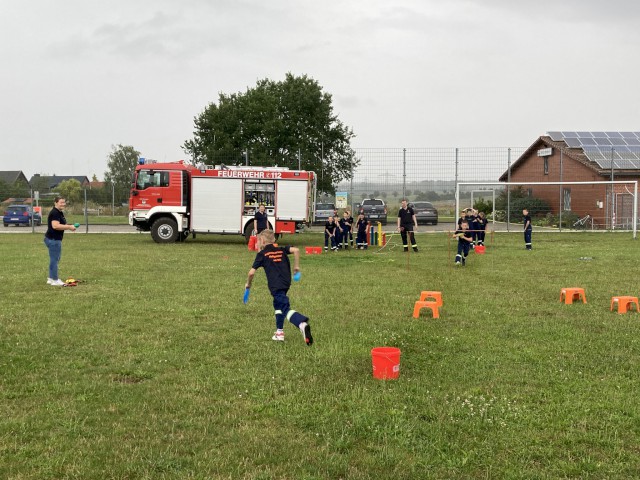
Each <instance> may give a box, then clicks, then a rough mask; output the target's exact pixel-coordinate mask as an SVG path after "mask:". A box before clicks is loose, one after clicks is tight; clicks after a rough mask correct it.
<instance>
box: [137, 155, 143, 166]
mask: <svg viewBox="0 0 640 480" xmlns="http://www.w3.org/2000/svg"><path fill="white" fill-rule="evenodd" d="M138 165H144V157H140V158H139V159H138Z"/></svg>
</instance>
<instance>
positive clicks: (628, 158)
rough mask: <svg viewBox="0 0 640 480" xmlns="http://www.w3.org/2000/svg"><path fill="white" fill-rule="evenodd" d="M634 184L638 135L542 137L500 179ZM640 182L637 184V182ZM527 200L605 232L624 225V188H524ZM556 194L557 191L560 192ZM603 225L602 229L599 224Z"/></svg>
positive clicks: (639, 161)
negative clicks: (594, 223)
mask: <svg viewBox="0 0 640 480" xmlns="http://www.w3.org/2000/svg"><path fill="white" fill-rule="evenodd" d="M612 176H613V180H619V181H622V180H628V181H632V180H638V181H640V132H548V133H547V135H543V136H541V137H539V138H538V139H537V140H536V141H535V142H533V144H532V145H531V146H530V147H529V148H528V149H527V150H525V152H524V153H523V154H522V155H521V156H520V158H518V159H517V160H516V161H515V162H514V163H513V165H512V166H511V169H510V171H506V172H504V173H503V174H502V175H501V176H500V179H499V180H500V181H501V182H506V181H508V180H510V181H511V182H595V181H609V180H611V179H612ZM639 183H640V182H639ZM523 188H524V189H525V192H526V193H527V194H528V195H529V196H532V197H536V198H540V199H543V200H545V201H546V202H547V203H548V204H549V205H550V206H551V209H552V212H553V213H554V214H557V213H558V212H559V211H560V209H562V210H563V211H571V212H573V213H576V214H577V215H579V216H581V217H582V216H584V215H587V214H590V215H592V216H593V217H594V218H595V219H596V220H597V219H600V222H601V223H605V224H606V226H607V227H609V226H610V225H611V224H612V222H615V224H616V225H617V224H620V223H621V222H625V221H627V222H628V221H630V220H631V218H632V212H633V200H634V199H633V191H632V190H631V186H629V185H615V186H614V188H613V190H612V189H611V187H610V186H609V185H566V186H564V185H563V186H561V187H560V186H558V185H553V186H548V187H547V186H544V185H531V186H524V187H523ZM561 189H562V191H561ZM602 226H605V225H602Z"/></svg>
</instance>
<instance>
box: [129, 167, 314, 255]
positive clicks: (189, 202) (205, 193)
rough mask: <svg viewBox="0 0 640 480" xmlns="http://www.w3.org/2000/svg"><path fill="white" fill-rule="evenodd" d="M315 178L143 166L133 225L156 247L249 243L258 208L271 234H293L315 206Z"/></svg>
mask: <svg viewBox="0 0 640 480" xmlns="http://www.w3.org/2000/svg"><path fill="white" fill-rule="evenodd" d="M315 192H316V176H315V174H314V172H308V171H302V170H300V171H299V170H289V169H287V168H279V167H235V166H234V167H227V166H225V165H217V166H210V165H202V166H197V167H194V166H192V165H187V164H185V163H184V162H172V163H157V162H156V163H151V162H149V161H145V160H144V159H141V160H140V164H139V165H138V166H137V167H136V170H135V173H134V178H133V185H132V188H131V194H130V197H129V224H130V225H132V226H135V227H137V228H138V229H139V230H143V231H149V232H151V236H152V237H153V239H154V240H155V241H156V242H158V243H170V242H175V241H182V240H185V239H186V238H187V237H188V236H189V234H192V235H193V236H194V237H195V235H196V234H197V233H217V234H230V235H231V234H235V235H244V236H245V239H246V240H247V241H248V239H249V237H250V236H251V233H252V231H253V219H254V215H255V212H256V210H257V209H258V206H259V205H260V204H264V205H265V208H266V212H267V214H268V217H269V228H271V229H272V230H274V232H275V233H276V234H277V235H278V234H282V233H295V231H296V225H297V224H300V223H308V222H310V221H311V218H312V208H313V205H315Z"/></svg>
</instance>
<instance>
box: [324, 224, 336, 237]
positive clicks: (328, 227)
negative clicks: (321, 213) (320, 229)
mask: <svg viewBox="0 0 640 480" xmlns="http://www.w3.org/2000/svg"><path fill="white" fill-rule="evenodd" d="M336 226H337V225H336V222H333V223H331V222H327V223H325V224H324V229H325V233H329V235H331V234H332V233H335V231H336Z"/></svg>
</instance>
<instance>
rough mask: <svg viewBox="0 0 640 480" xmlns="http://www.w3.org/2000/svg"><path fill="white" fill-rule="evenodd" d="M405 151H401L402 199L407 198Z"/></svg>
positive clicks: (404, 149)
mask: <svg viewBox="0 0 640 480" xmlns="http://www.w3.org/2000/svg"><path fill="white" fill-rule="evenodd" d="M406 191H407V149H406V148H403V149H402V198H403V199H405V198H407V197H406V196H407V194H406Z"/></svg>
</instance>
